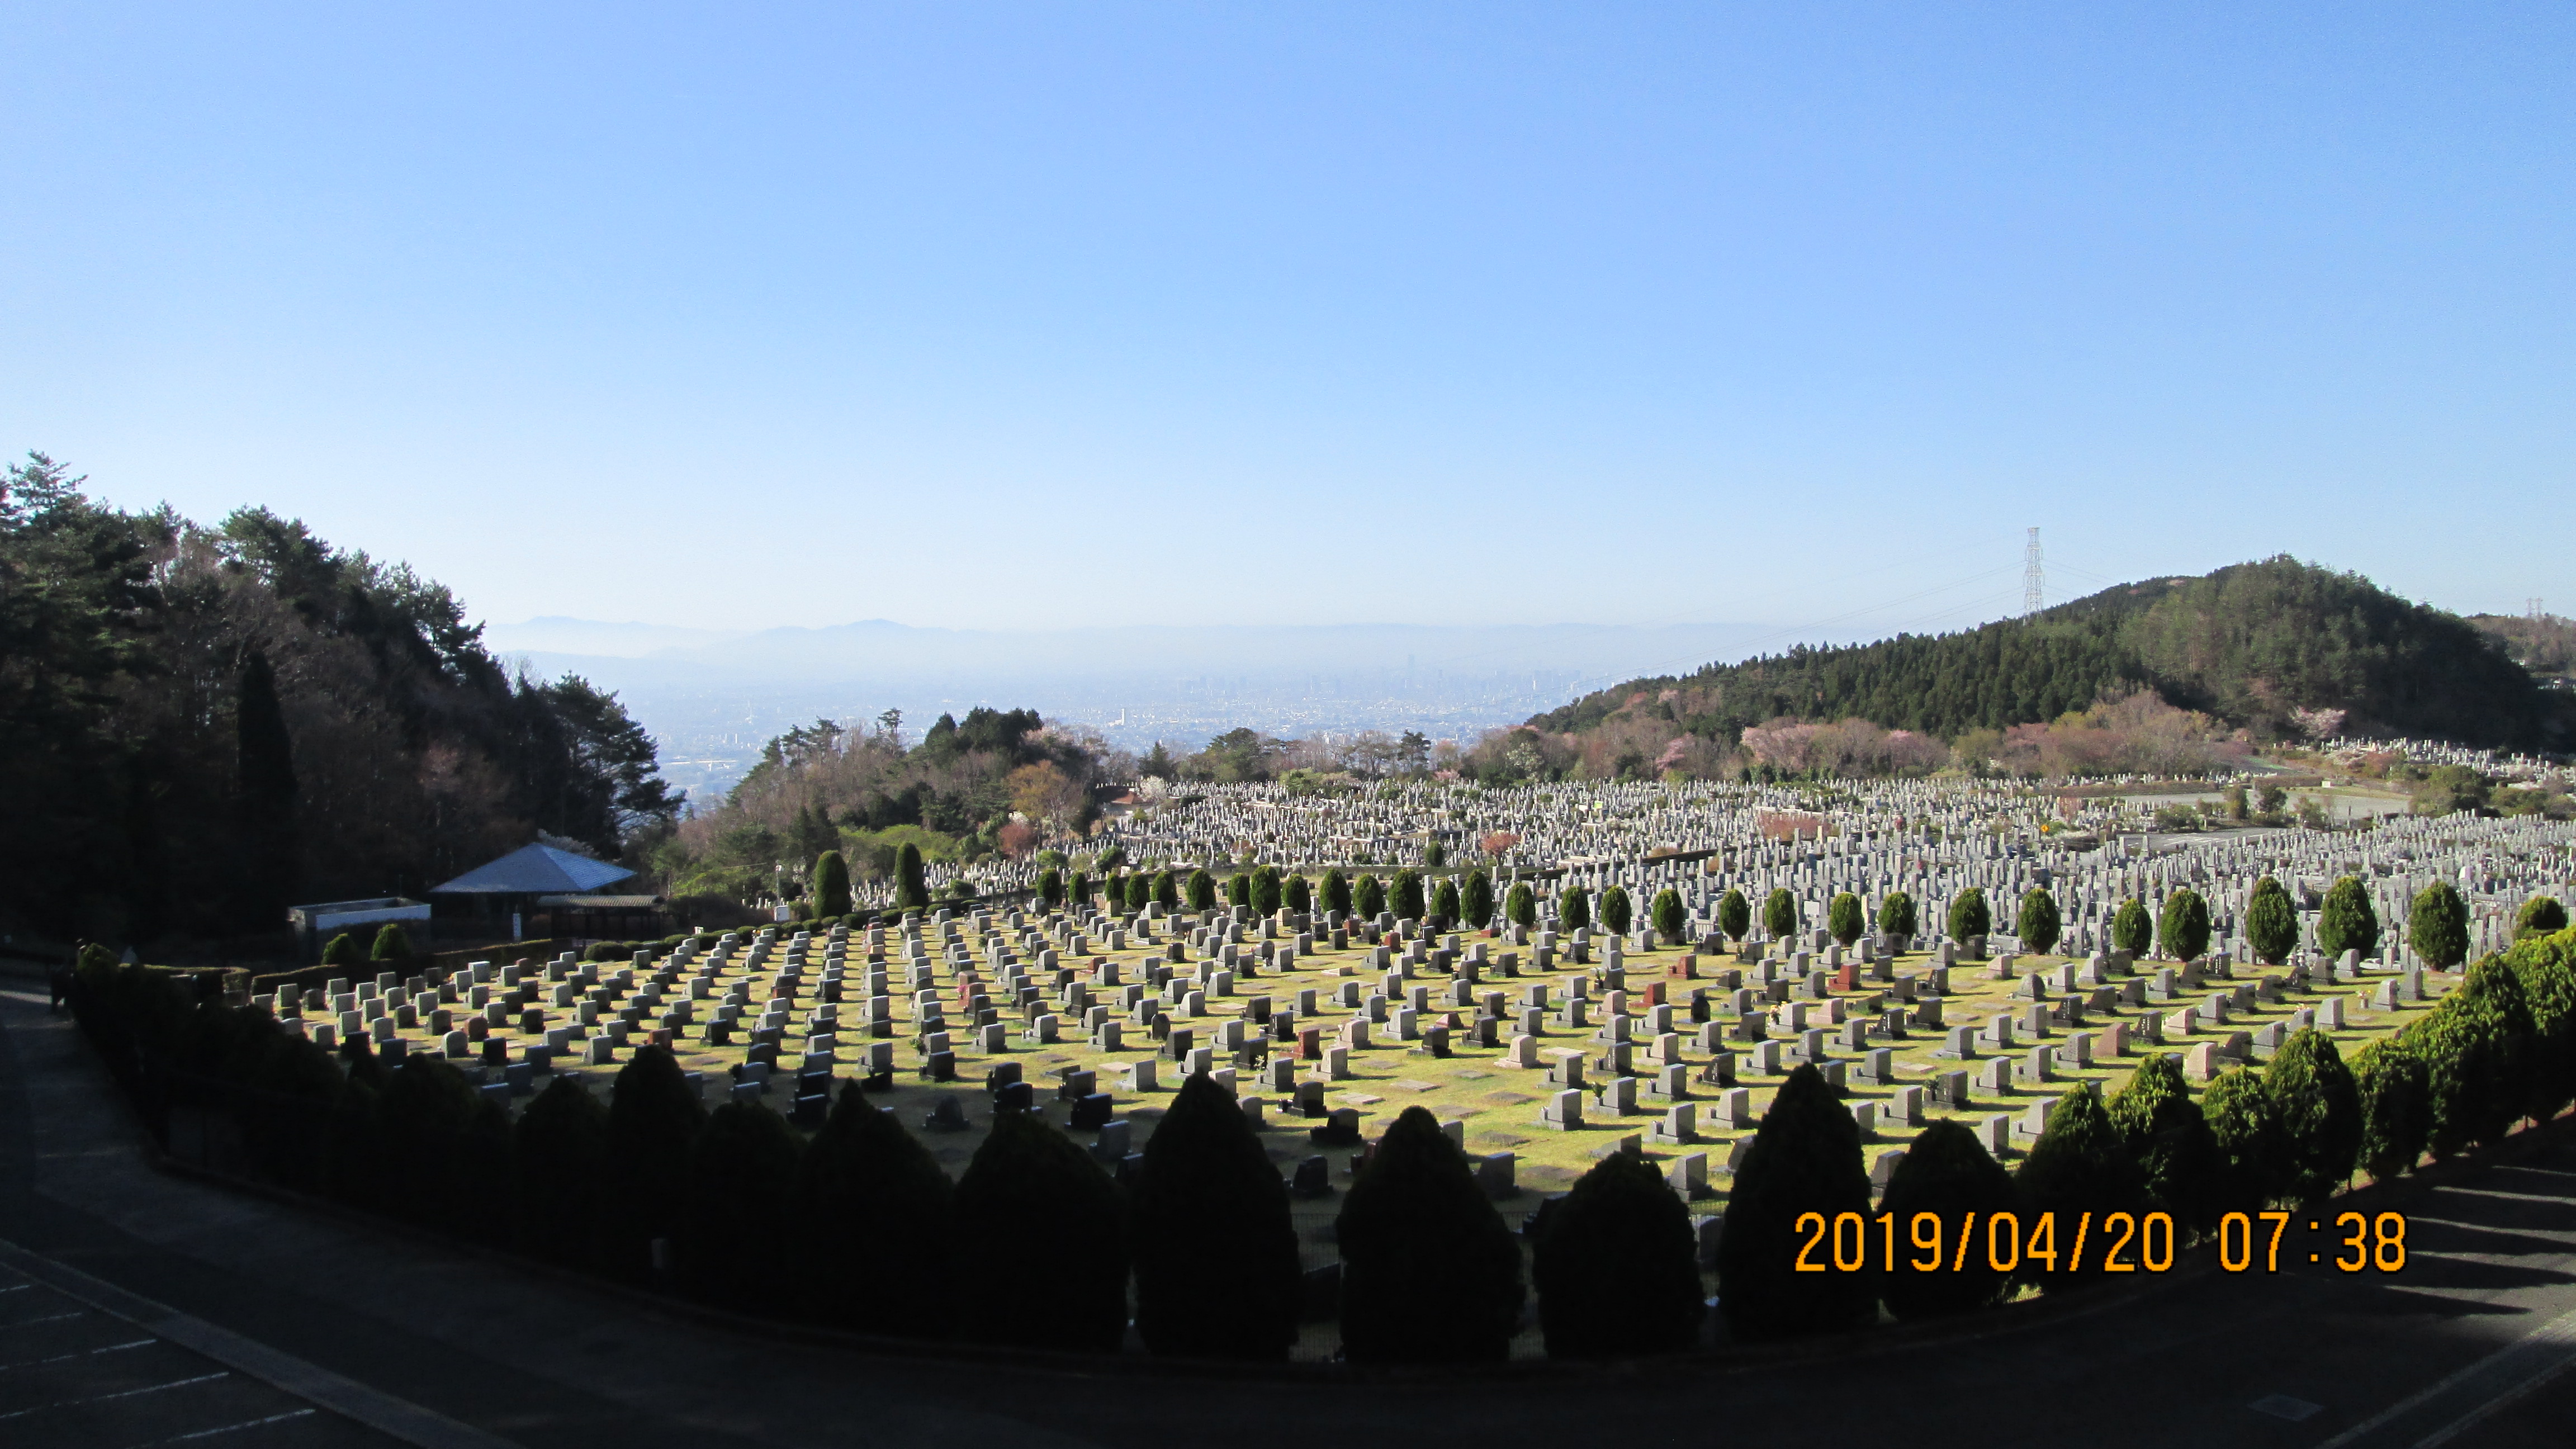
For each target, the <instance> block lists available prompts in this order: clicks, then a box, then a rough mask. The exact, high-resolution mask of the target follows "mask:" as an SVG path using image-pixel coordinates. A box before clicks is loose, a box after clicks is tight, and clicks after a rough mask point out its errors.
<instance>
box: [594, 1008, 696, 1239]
mask: <svg viewBox="0 0 2576 1449" xmlns="http://www.w3.org/2000/svg"><path fill="white" fill-rule="evenodd" d="M706 1121H707V1112H706V1108H705V1107H703V1106H701V1105H699V1102H698V1093H697V1090H696V1089H695V1088H693V1087H691V1086H690V1085H689V1081H688V1077H687V1076H686V1075H685V1074H684V1073H682V1072H681V1070H680V1063H679V1061H678V1059H677V1058H675V1057H673V1056H672V1055H671V1049H670V1048H668V1047H661V1046H646V1047H642V1048H640V1049H638V1050H637V1051H636V1053H635V1056H634V1058H633V1060H631V1061H629V1062H627V1064H626V1065H625V1066H624V1067H622V1068H620V1069H619V1070H618V1073H617V1084H616V1086H615V1088H614V1089H613V1091H612V1093H611V1095H610V1097H609V1103H608V1179H607V1181H608V1188H609V1198H608V1215H607V1217H606V1218H605V1219H604V1220H603V1221H602V1222H601V1225H600V1226H601V1248H602V1250H603V1253H604V1256H605V1258H606V1261H607V1265H608V1267H609V1270H610V1271H612V1272H615V1273H618V1274H620V1275H624V1276H628V1277H642V1276H644V1275H645V1274H647V1273H649V1272H650V1271H651V1269H652V1265H653V1256H652V1244H653V1240H654V1239H656V1238H667V1237H670V1236H671V1235H672V1234H673V1233H674V1232H676V1231H677V1230H678V1228H679V1226H680V1215H681V1212H682V1210H683V1209H684V1207H685V1206H686V1204H687V1202H688V1192H689V1153H690V1151H691V1149H693V1148H694V1147H695V1146H696V1145H697V1140H698V1131H699V1129H700V1128H702V1127H704V1126H705V1125H706Z"/></svg>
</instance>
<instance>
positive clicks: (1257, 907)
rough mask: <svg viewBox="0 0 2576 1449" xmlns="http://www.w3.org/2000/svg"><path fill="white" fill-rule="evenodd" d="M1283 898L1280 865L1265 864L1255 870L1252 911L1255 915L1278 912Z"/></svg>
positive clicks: (1253, 874)
mask: <svg viewBox="0 0 2576 1449" xmlns="http://www.w3.org/2000/svg"><path fill="white" fill-rule="evenodd" d="M1281 898H1282V897H1281V892H1280V886H1279V867H1277V866H1275V865H1265V866H1262V867H1260V868H1259V869H1257V870H1255V871H1253V873H1252V913H1253V914H1254V915H1256V916H1269V915H1276V914H1278V911H1279V905H1280V901H1281Z"/></svg>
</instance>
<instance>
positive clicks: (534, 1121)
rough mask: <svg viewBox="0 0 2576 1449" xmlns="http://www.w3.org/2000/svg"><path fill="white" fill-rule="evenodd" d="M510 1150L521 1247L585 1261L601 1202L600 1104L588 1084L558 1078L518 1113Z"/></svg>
mask: <svg viewBox="0 0 2576 1449" xmlns="http://www.w3.org/2000/svg"><path fill="white" fill-rule="evenodd" d="M516 1147H517V1155H518V1165H519V1171H518V1180H519V1214H518V1220H519V1247H520V1251H522V1252H526V1253H529V1254H533V1255H534V1256H537V1257H541V1258H552V1259H554V1260H555V1261H557V1262H559V1263H570V1264H574V1265H576V1266H587V1265H589V1264H591V1263H592V1262H594V1261H595V1260H596V1253H597V1245H596V1242H595V1235H596V1232H597V1228H598V1223H599V1219H600V1216H601V1213H602V1212H603V1211H604V1209H605V1207H606V1201H605V1187H606V1179H607V1176H608V1111H607V1109H606V1108H604V1107H602V1106H600V1105H599V1099H598V1098H596V1097H593V1096H592V1095H591V1094H590V1090H589V1089H588V1088H587V1087H584V1086H582V1085H581V1084H580V1083H579V1082H576V1081H574V1080H573V1079H572V1078H571V1077H570V1076H558V1077H556V1078H555V1079H554V1081H553V1082H551V1083H549V1084H548V1085H547V1087H546V1089H545V1090H544V1091H542V1092H539V1093H538V1094H537V1095H536V1098H535V1100H533V1101H531V1102H529V1103H528V1109H527V1110H526V1111H525V1112H522V1113H520V1114H519V1126H518V1131H517V1144H516Z"/></svg>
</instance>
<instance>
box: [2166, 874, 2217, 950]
mask: <svg viewBox="0 0 2576 1449" xmlns="http://www.w3.org/2000/svg"><path fill="white" fill-rule="evenodd" d="M2156 942H2157V944H2158V945H2159V946H2161V947H2163V948H2164V952H2165V954H2166V955H2168V956H2171V957H2173V958H2174V959H2175V960H2177V961H2189V960H2191V959H2192V958H2194V957H2196V956H2198V955H2199V954H2200V953H2201V952H2203V951H2206V950H2208V949H2209V902H2207V901H2204V900H2202V899H2201V898H2200V892H2198V891H2196V890H2191V889H2188V888H2186V889H2183V890H2178V891H2175V892H2174V893H2173V894H2172V895H2169V896H2167V897H2165V908H2164V911H2163V913H2162V914H2161V915H2159V916H2158V917H2157V918H2156Z"/></svg>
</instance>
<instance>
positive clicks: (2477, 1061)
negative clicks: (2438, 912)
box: [2403, 956, 2533, 1157]
mask: <svg viewBox="0 0 2576 1449" xmlns="http://www.w3.org/2000/svg"><path fill="white" fill-rule="evenodd" d="M2403 1035H2404V1037H2405V1038H2406V1040H2407V1043H2408V1045H2409V1046H2411V1047H2412V1048H2413V1049H2414V1050H2415V1051H2416V1053H2417V1054H2418V1055H2420V1056H2421V1057H2422V1058H2423V1060H2424V1069H2425V1077H2426V1085H2427V1088H2428V1092H2429V1102H2430V1105H2431V1107H2432V1113H2433V1130H2432V1136H2431V1139H2430V1141H2429V1143H2428V1144H2427V1145H2429V1146H2430V1147H2431V1148H2432V1150H2433V1155H2434V1156H2435V1157H2449V1156H2452V1155H2453V1154H2455V1153H2458V1152H2461V1151H2464V1150H2465V1149H2467V1148H2469V1147H2471V1146H2473V1145H2475V1144H2477V1143H2481V1142H2495V1141H2499V1140H2501V1139H2502V1138H2503V1137H2504V1135H2505V1133H2506V1132H2508V1131H2510V1130H2511V1129H2512V1127H2513V1124H2514V1123H2515V1122H2517V1121H2519V1120H2520V1119H2521V1117H2522V1115H2523V1104H2524V1102H2525V1100H2526V1099H2527V1098H2529V1097H2530V1095H2531V1082H2532V1065H2533V1064H2532V1059H2531V1042H2532V1016H2531V1005H2530V1003H2529V1002H2527V1001H2525V1000H2524V999H2523V995H2522V978H2521V977H2520V976H2518V975H2516V974H2515V972H2514V971H2513V969H2512V968H2511V967H2510V966H2507V965H2506V964H2504V961H2503V959H2502V958H2501V957H2493V956H2491V957H2489V958H2487V959H2486V960H2484V961H2481V962H2479V963H2478V964H2477V965H2475V966H2472V967H2470V968H2469V974H2468V977H2467V979H2466V980H2464V981H2463V982H2461V984H2460V987H2459V989H2458V990H2456V991H2454V992H2452V993H2451V994H2450V995H2448V996H2446V997H2443V998H2442V1002H2441V1004H2440V1005H2439V1006H2436V1007H2434V1008H2433V1010H2432V1011H2430V1012H2428V1013H2427V1014H2426V1015H2425V1016H2424V1017H2423V1019H2422V1020H2419V1021H2417V1022H2416V1023H2414V1024H2413V1025H2411V1026H2409V1027H2407V1028H2406V1029H2405V1030H2404V1032H2403Z"/></svg>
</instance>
